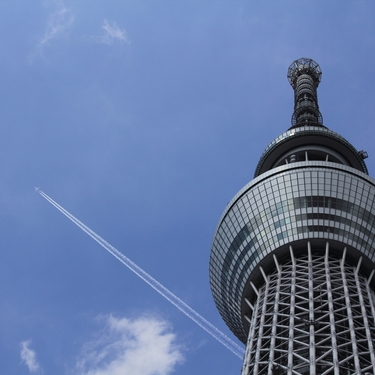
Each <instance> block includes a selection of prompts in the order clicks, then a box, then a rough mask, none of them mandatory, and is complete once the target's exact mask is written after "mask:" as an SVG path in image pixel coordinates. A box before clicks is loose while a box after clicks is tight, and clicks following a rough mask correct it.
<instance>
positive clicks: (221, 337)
mask: <svg viewBox="0 0 375 375" xmlns="http://www.w3.org/2000/svg"><path fill="white" fill-rule="evenodd" d="M35 190H36V191H37V192H38V193H39V194H40V195H41V196H42V197H43V198H44V199H46V200H47V201H48V202H49V203H51V204H52V205H53V206H54V207H55V208H57V209H58V210H59V211H60V212H61V213H63V214H64V215H65V216H66V217H67V218H68V219H70V220H71V221H72V222H73V223H74V224H76V225H77V226H78V227H79V228H81V229H82V230H83V231H84V232H85V233H86V234H88V235H89V236H90V237H91V238H93V239H94V240H95V241H96V242H98V243H99V245H101V246H102V247H104V249H106V250H107V251H108V252H109V253H110V254H112V255H113V256H114V257H115V258H117V259H118V260H119V261H120V262H121V263H123V264H124V265H125V266H126V267H128V268H129V269H130V270H131V271H133V272H134V273H135V274H136V275H137V276H139V277H140V278H141V279H142V280H143V281H145V282H146V283H147V284H148V285H150V286H151V287H152V288H154V289H155V290H156V291H157V292H158V293H159V294H161V295H162V296H163V297H164V298H165V299H167V300H168V301H169V302H170V303H172V304H173V305H174V306H176V307H177V308H178V309H179V310H180V311H182V312H183V313H184V314H185V315H186V316H187V317H189V318H190V319H191V320H193V321H194V322H195V323H197V324H198V325H199V326H200V327H201V328H203V329H204V330H205V331H206V332H208V333H209V334H210V335H211V336H212V337H214V338H215V339H216V340H217V341H219V342H220V343H221V344H223V345H224V346H225V347H226V348H227V349H229V350H230V351H231V352H232V353H234V354H235V355H236V356H237V357H239V358H241V359H242V358H243V355H244V352H245V351H244V349H243V348H242V347H240V346H239V345H238V344H237V343H235V342H234V341H232V340H231V339H230V338H229V337H228V336H226V335H225V334H224V333H223V332H221V331H220V330H219V329H217V328H216V327H215V326H214V325H212V324H211V323H210V322H209V321H207V320H206V319H205V318H203V317H202V316H201V315H199V314H198V313H197V312H196V311H195V310H193V309H192V308H191V307H190V306H188V305H187V304H186V303H185V302H183V301H182V300H180V299H179V298H178V297H177V296H176V295H174V294H173V293H172V292H171V291H170V290H168V289H167V288H166V287H165V286H163V285H162V284H160V283H159V282H158V281H157V280H155V279H154V278H153V277H152V276H150V275H149V274H148V273H147V272H146V271H144V270H143V269H142V268H140V267H139V266H137V265H136V264H135V263H134V262H132V261H131V260H130V259H129V258H128V257H126V256H125V255H124V254H122V253H121V252H120V251H119V250H117V249H116V248H115V247H113V246H112V245H111V244H109V243H108V242H107V241H106V240H104V239H103V238H102V237H100V236H99V235H98V234H96V233H95V232H94V231H93V230H91V229H90V228H89V227H87V226H86V225H85V224H83V223H82V222H81V221H79V220H78V219H77V218H76V217H74V216H73V215H72V214H71V213H69V212H68V211H67V210H65V209H64V208H63V207H61V206H60V205H59V204H58V203H57V202H55V201H54V200H53V199H52V198H50V197H49V196H48V195H47V194H45V193H44V192H43V191H42V190H40V189H39V188H35Z"/></svg>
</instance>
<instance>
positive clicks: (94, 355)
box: [77, 316, 183, 375]
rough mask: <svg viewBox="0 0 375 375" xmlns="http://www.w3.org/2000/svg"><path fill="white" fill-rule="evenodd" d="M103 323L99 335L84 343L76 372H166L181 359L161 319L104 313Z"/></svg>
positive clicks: (115, 374)
mask: <svg viewBox="0 0 375 375" xmlns="http://www.w3.org/2000/svg"><path fill="white" fill-rule="evenodd" d="M105 322H106V328H105V330H104V331H103V332H102V333H101V335H100V338H99V339H97V340H96V341H94V342H91V343H89V344H87V345H86V347H85V349H84V352H83V354H82V356H81V358H80V359H79V361H78V364H77V375H169V374H172V373H173V372H174V369H175V367H176V365H177V364H179V363H181V362H182V361H183V355H182V351H181V348H180V347H179V346H178V345H177V344H176V336H175V334H173V333H171V332H170V330H169V327H168V324H167V323H166V322H165V321H161V320H158V319H156V318H153V317H142V318H138V319H134V320H131V319H126V318H121V319H118V318H115V317H113V316H107V317H106V318H105Z"/></svg>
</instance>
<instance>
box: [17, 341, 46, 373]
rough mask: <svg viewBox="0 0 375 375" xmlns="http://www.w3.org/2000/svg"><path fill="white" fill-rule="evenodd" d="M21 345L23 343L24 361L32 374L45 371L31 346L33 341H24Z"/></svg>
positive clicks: (22, 354)
mask: <svg viewBox="0 0 375 375" xmlns="http://www.w3.org/2000/svg"><path fill="white" fill-rule="evenodd" d="M20 345H21V360H22V363H24V364H25V365H26V366H27V368H28V369H29V371H30V373H32V374H41V373H43V371H42V368H41V366H40V364H39V363H38V361H37V359H36V353H35V351H34V350H32V349H31V348H30V345H31V341H30V340H26V341H22V342H21V344H20Z"/></svg>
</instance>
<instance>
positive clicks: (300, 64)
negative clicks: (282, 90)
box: [288, 58, 323, 128]
mask: <svg viewBox="0 0 375 375" xmlns="http://www.w3.org/2000/svg"><path fill="white" fill-rule="evenodd" d="M321 77H322V71H321V69H320V66H319V65H318V64H317V63H316V62H315V61H314V60H312V59H306V58H301V59H298V60H295V61H294V62H293V63H292V64H291V65H290V66H289V68H288V80H289V83H290V84H291V85H292V87H293V89H294V113H293V116H292V128H296V127H300V126H306V125H307V126H323V117H322V114H321V113H320V111H319V106H318V95H317V92H316V89H317V88H318V86H319V83H320V80H321Z"/></svg>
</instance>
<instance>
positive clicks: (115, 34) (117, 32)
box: [99, 20, 130, 44]
mask: <svg viewBox="0 0 375 375" xmlns="http://www.w3.org/2000/svg"><path fill="white" fill-rule="evenodd" d="M102 29H103V30H104V35H102V36H101V37H100V38H99V42H100V43H105V44H112V43H113V42H114V41H119V42H125V43H130V40H129V38H128V34H127V32H126V30H124V29H120V27H119V26H118V25H117V23H116V22H111V23H109V22H108V21H107V20H104V22H103V25H102Z"/></svg>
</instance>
